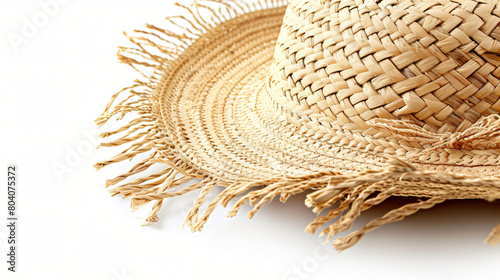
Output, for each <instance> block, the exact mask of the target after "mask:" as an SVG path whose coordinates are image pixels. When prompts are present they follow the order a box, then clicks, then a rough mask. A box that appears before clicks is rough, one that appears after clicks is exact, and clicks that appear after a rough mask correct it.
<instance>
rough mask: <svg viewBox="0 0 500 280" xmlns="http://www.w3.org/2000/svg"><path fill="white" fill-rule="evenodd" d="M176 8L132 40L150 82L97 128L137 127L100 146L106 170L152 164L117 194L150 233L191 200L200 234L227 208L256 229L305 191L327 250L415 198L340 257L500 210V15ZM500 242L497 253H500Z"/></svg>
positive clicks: (221, 4)
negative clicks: (381, 240) (436, 212)
mask: <svg viewBox="0 0 500 280" xmlns="http://www.w3.org/2000/svg"><path fill="white" fill-rule="evenodd" d="M177 5H178V6H180V7H182V8H184V9H185V11H186V12H185V14H184V15H180V16H176V17H169V18H167V19H166V25H167V27H158V26H153V25H148V26H147V29H146V30H143V31H135V34H134V36H130V37H129V39H130V41H131V42H132V44H134V45H135V46H134V47H127V48H121V49H120V51H119V54H118V56H119V59H120V60H121V61H122V62H124V63H126V64H128V65H130V66H132V67H133V68H134V69H136V70H137V71H138V72H139V73H140V75H141V76H142V78H141V79H139V80H137V81H135V83H134V84H133V85H132V86H130V87H127V88H125V89H124V90H122V91H121V92H119V93H117V94H115V95H114V96H113V97H112V98H111V101H110V102H109V104H108V105H107V107H106V109H105V111H104V113H103V114H102V115H101V116H100V117H99V118H98V119H97V120H96V122H97V124H99V125H102V124H104V123H106V122H108V121H112V120H115V119H118V120H119V119H122V118H123V117H124V116H126V115H127V116H132V117H134V119H132V120H131V121H129V122H126V123H125V125H124V126H123V127H121V128H119V129H117V130H115V131H110V132H106V133H103V134H102V135H101V136H102V137H103V138H106V139H108V140H107V142H103V143H102V144H101V146H108V147H112V146H124V147H125V148H124V150H123V151H122V152H121V153H120V154H118V155H116V156H114V157H113V158H111V159H109V160H107V161H103V162H99V163H97V164H96V165H95V166H96V168H97V169H100V168H102V167H104V166H106V165H109V164H111V163H116V162H120V161H124V160H132V159H133V158H134V157H136V156H138V157H139V156H140V157H141V158H145V159H143V160H142V161H140V160H139V161H136V164H135V165H134V166H133V167H132V168H131V169H130V170H129V171H127V172H125V173H123V174H121V175H119V176H117V177H116V178H114V179H110V180H108V181H107V182H106V186H107V187H109V188H110V189H109V190H110V192H111V194H112V195H120V196H123V197H130V199H131V204H132V208H133V209H136V208H138V207H140V206H143V205H145V204H149V203H151V204H152V210H151V212H150V214H149V216H148V217H147V218H146V222H157V221H158V216H157V212H158V211H159V210H160V209H161V207H162V204H163V201H164V199H165V198H170V197H174V196H179V195H183V194H185V193H188V192H192V191H196V192H198V193H199V197H198V198H197V199H196V201H195V202H194V206H193V208H192V209H191V211H190V212H189V214H188V216H187V217H186V221H185V223H186V224H187V225H189V226H190V227H191V228H192V230H201V229H202V228H203V226H204V224H205V222H206V221H207V219H208V217H209V216H210V214H211V213H212V212H213V210H214V209H215V207H216V206H217V205H219V204H221V205H223V206H227V205H228V203H229V201H231V200H234V206H233V208H232V209H231V210H230V211H229V216H234V215H235V214H236V213H237V212H238V210H239V209H240V208H241V207H242V205H244V204H245V203H249V204H250V205H252V206H253V207H254V208H253V210H251V211H250V213H249V217H252V216H253V215H254V214H255V212H256V211H257V210H258V209H259V208H261V207H262V206H263V205H264V204H265V203H267V202H269V201H271V200H272V199H274V198H275V197H279V198H280V200H281V201H283V202H285V201H286V200H287V199H288V198H289V197H290V196H292V195H295V194H298V193H302V192H308V195H307V200H306V201H305V203H306V205H307V206H309V207H311V208H312V209H313V211H314V212H315V213H318V215H319V216H318V218H317V219H315V220H314V221H313V222H311V224H309V226H308V227H307V229H306V231H308V232H311V233H314V232H315V231H317V230H320V231H321V234H324V235H327V236H328V239H330V238H332V237H333V236H335V235H336V234H338V233H341V232H344V231H346V230H348V229H350V228H351V226H352V225H353V222H354V220H355V219H356V218H357V217H358V216H359V215H360V214H361V212H362V211H364V210H367V209H369V208H371V207H372V206H375V205H378V204H380V203H382V202H383V201H385V200H386V199H387V198H389V197H392V196H410V197H415V198H417V199H416V200H415V201H416V202H414V203H408V204H406V205H404V206H402V207H400V208H397V209H393V210H391V211H389V212H388V213H386V214H385V215H383V216H382V217H380V218H376V219H374V220H373V221H371V222H369V223H368V224H366V225H365V226H364V227H362V228H361V229H359V230H356V231H354V232H352V233H350V234H349V235H347V236H345V237H342V238H338V239H337V240H336V241H335V242H334V243H333V244H334V246H335V247H336V248H337V249H338V250H343V249H346V248H349V247H350V246H352V245H354V244H355V243H356V242H357V241H358V240H359V239H360V238H361V237H362V236H363V235H364V234H365V233H367V232H369V231H371V230H373V229H375V228H377V227H379V226H381V225H384V224H387V223H390V222H394V221H398V220H401V219H403V218H404V217H406V216H408V215H411V214H413V213H415V212H417V211H418V210H420V209H428V208H431V207H433V206H434V205H436V204H438V203H442V202H444V201H446V200H450V199H486V200H489V201H493V200H496V199H498V198H499V197H500V179H499V178H498V175H499V173H498V171H499V170H500V147H499V146H500V115H499V111H500V90H499V88H500V68H499V66H500V57H499V56H498V54H500V41H499V40H500V27H499V24H500V8H499V7H498V4H497V2H487V1H482V0H481V1H462V0H457V1H447V0H442V1H419V0H413V1H409V0H408V1H398V0H384V1H379V0H371V1H369V0H368V1H362V0H291V1H290V3H289V4H286V3H285V2H283V1H282V0H274V1H271V0H268V1H265V0H260V1H255V2H251V3H248V2H244V1H239V0H210V1H194V3H193V4H192V5H191V6H183V5H181V4H177ZM171 30H180V32H173V31H171ZM194 179H197V181H196V182H195V180H194ZM191 180H193V182H194V183H191V185H190V186H189V187H187V188H185V189H182V190H174V189H176V188H177V187H178V186H180V185H181V184H183V183H186V182H190V181H191ZM216 186H220V187H222V188H223V190H222V191H220V192H219V193H218V195H217V196H216V197H215V199H213V200H212V201H209V202H206V197H207V195H208V194H209V193H211V192H216V189H217V188H216ZM202 209H203V210H202ZM323 211H325V213H324V214H321V213H322V212H323ZM499 228H500V226H498V227H496V228H495V229H494V230H493V231H492V233H491V234H490V236H488V238H487V242H489V243H492V244H495V243H498V241H499V239H500V230H499Z"/></svg>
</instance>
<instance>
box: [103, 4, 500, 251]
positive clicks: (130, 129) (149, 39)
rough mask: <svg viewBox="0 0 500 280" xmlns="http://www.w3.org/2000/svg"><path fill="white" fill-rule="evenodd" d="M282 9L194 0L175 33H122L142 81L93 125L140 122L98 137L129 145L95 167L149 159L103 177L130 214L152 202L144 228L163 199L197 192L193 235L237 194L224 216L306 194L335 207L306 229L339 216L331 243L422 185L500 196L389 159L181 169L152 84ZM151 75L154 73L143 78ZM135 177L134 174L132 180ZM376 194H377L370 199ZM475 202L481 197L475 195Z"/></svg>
mask: <svg viewBox="0 0 500 280" xmlns="http://www.w3.org/2000/svg"><path fill="white" fill-rule="evenodd" d="M202 2H205V3H206V2H212V3H216V4H218V5H219V9H218V10H214V9H213V8H209V7H208V6H206V5H203V4H200V3H202ZM285 4H286V2H285V1H282V0H272V1H270V0H261V1H256V2H255V3H254V4H253V5H252V4H248V3H246V2H243V1H237V0H209V1H195V2H194V5H193V6H192V7H187V6H184V5H181V4H178V6H180V7H182V8H184V9H186V10H187V13H188V15H186V16H176V17H169V18H167V19H166V21H167V22H168V23H169V24H171V25H172V26H175V27H178V28H181V32H180V33H173V32H170V31H168V30H167V29H163V28H159V27H156V26H153V25H147V29H148V31H136V34H138V35H140V36H135V37H131V36H128V35H127V36H128V38H129V39H130V41H131V42H132V43H133V44H135V45H136V48H120V49H119V52H118V58H119V60H120V61H121V62H123V63H125V64H128V65H129V66H131V67H132V68H134V69H135V70H137V71H138V72H139V73H140V74H141V75H142V76H143V78H144V80H143V81H141V80H136V81H135V82H134V84H133V85H132V86H130V87H126V88H124V89H123V90H121V91H119V92H117V93H116V94H114V95H113V96H112V97H111V100H110V102H109V103H108V104H107V106H106V108H105V110H104V112H103V113H102V114H101V115H100V116H99V117H98V118H97V119H96V121H95V122H96V123H97V124H98V125H100V126H102V125H103V124H104V123H106V122H108V121H110V120H111V119H116V120H120V119H122V118H123V117H124V116H125V115H128V114H135V115H136V116H137V117H136V119H134V120H132V121H130V122H129V123H128V124H126V125H124V126H122V127H121V128H118V129H116V130H114V131H110V132H105V133H103V134H101V135H100V136H101V137H102V138H108V137H112V136H114V137H117V138H116V139H114V140H109V141H108V142H104V143H102V144H101V145H100V146H103V147H112V146H113V147H114V146H122V145H129V146H128V147H127V148H126V149H124V150H123V151H122V152H121V153H119V154H117V155H116V156H114V157H112V158H111V159H109V160H105V161H102V162H98V163H96V164H95V168H96V169H100V168H102V167H104V166H107V165H109V164H113V163H117V162H121V161H125V160H132V159H133V158H134V157H136V156H139V155H146V156H147V158H146V159H143V160H142V161H140V162H139V163H137V164H135V165H134V166H133V167H132V168H131V169H130V170H129V171H127V172H126V173H124V174H121V175H119V176H117V177H115V178H113V179H109V180H107V182H106V187H107V188H109V191H110V193H111V195H112V196H115V195H121V196H123V197H124V198H125V197H130V198H131V208H132V209H133V210H136V209H138V208H139V207H141V206H144V205H146V204H149V203H151V202H153V205H152V209H151V211H150V213H149V214H148V216H147V217H146V219H145V223H144V224H148V223H150V222H157V221H158V220H159V218H158V215H157V213H158V211H159V210H160V209H161V207H162V205H163V200H164V199H166V198H171V197H176V196H181V195H184V194H186V193H188V192H193V191H197V190H201V191H200V194H199V196H198V198H197V199H196V201H195V203H194V206H193V208H192V209H191V211H190V212H189V214H188V216H187V217H186V220H185V223H184V224H185V225H188V226H190V227H191V229H192V230H193V231H199V230H201V229H202V228H203V226H204V224H205V223H206V221H207V219H208V218H209V216H210V214H211V213H212V212H213V211H214V209H215V208H216V207H217V206H218V205H219V204H221V205H222V206H224V207H227V205H228V203H229V202H230V201H232V200H234V199H235V198H236V197H237V196H241V197H240V198H239V199H238V200H237V201H236V203H235V204H234V206H233V207H232V209H231V210H230V211H229V213H228V216H230V217H232V216H234V215H236V213H237V212H238V211H239V210H240V209H241V207H242V206H243V205H245V204H246V202H247V201H248V203H249V204H250V205H252V206H253V209H252V210H251V211H250V212H249V213H248V216H249V217H250V218H251V217H252V216H253V215H254V214H255V213H256V211H257V210H259V209H260V208H261V207H262V206H263V205H264V204H265V203H268V202H270V201H272V200H273V199H274V198H276V197H278V196H279V197H280V201H282V202H285V201H286V200H287V199H288V198H289V197H290V196H292V195H295V194H298V193H302V192H304V191H308V190H314V192H313V193H311V194H309V195H308V198H307V201H306V204H307V205H308V206H309V207H313V210H314V212H316V213H319V212H321V211H322V210H324V209H327V208H331V207H333V206H334V204H335V203H337V202H340V205H339V206H338V207H337V208H335V209H333V210H331V211H330V212H329V213H328V214H327V215H326V216H322V217H318V218H317V219H316V220H314V221H313V222H312V223H311V224H310V225H309V226H308V227H307V229H306V231H308V232H311V233H314V232H315V231H316V229H318V228H319V227H321V226H323V225H325V224H326V223H327V222H329V221H331V220H332V219H334V218H336V217H338V216H341V218H340V219H339V220H338V221H336V222H335V223H334V224H333V225H330V226H329V227H328V228H326V229H325V230H323V231H322V234H328V238H331V237H332V236H333V235H335V234H337V233H339V232H342V231H345V230H347V229H349V228H350V227H351V226H352V223H353V221H354V219H355V218H356V217H357V216H359V214H360V213H361V212H362V211H364V210H366V209H368V208H370V207H372V206H374V205H377V204H379V203H382V202H383V201H384V200H385V199H387V198H388V197H390V196H392V195H405V194H407V193H408V192H409V193H412V192H411V191H409V189H410V188H413V187H415V186H416V185H419V184H420V183H425V184H429V183H431V184H434V185H435V186H437V187H436V189H437V192H440V191H443V188H439V187H438V186H442V185H451V186H452V188H451V189H452V190H456V189H454V188H453V187H456V186H462V185H463V187H466V186H477V187H478V188H477V192H481V193H483V192H485V191H486V190H487V191H489V193H488V197H495V198H496V197H498V190H499V189H500V183H499V182H498V180H494V179H491V180H490V181H484V180H482V181H479V180H477V178H473V177H466V176H459V175H443V174H442V173H432V172H424V171H420V170H417V169H415V168H414V167H412V166H411V165H408V164H406V163H404V162H401V161H394V162H392V163H391V165H390V167H388V168H387V169H385V170H382V171H380V170H375V171H366V172H360V173H353V174H342V173H339V172H333V171H331V172H318V173H315V174H310V175H307V176H296V177H293V176H283V177H277V178H268V179H262V180H254V181H250V182H228V181H225V180H221V179H220V178H217V177H214V176H213V175H212V174H202V173H200V171H198V170H197V169H196V168H195V167H194V166H189V165H188V164H186V163H185V161H184V160H183V159H182V158H181V157H180V156H179V154H178V152H177V151H176V149H177V148H179V147H175V146H174V144H173V143H172V142H170V140H169V139H170V137H169V135H165V134H164V133H163V131H164V130H163V129H162V125H163V124H162V123H161V122H160V121H159V120H161V116H160V113H159V112H158V111H156V110H155V109H154V108H155V106H156V105H158V104H159V100H158V98H159V94H158V93H157V92H156V89H155V85H156V84H157V83H158V82H159V79H160V77H161V73H163V72H169V71H173V69H171V67H172V62H173V61H174V60H176V59H177V58H178V57H179V55H180V54H181V53H182V52H183V51H185V50H186V48H188V47H189V46H190V45H191V44H192V43H193V42H194V41H196V40H197V39H198V38H200V37H201V36H202V35H203V34H205V33H206V32H208V31H209V29H211V28H213V27H214V26H216V25H217V24H220V23H222V22H225V21H228V20H230V19H232V18H234V17H237V16H239V15H241V14H244V13H247V12H251V11H256V10H259V9H266V8H271V7H277V6H283V5H285ZM203 13H208V14H209V16H208V17H207V16H202V14H203ZM185 26H188V27H185ZM160 43H161V44H160ZM148 72H152V73H151V74H148ZM124 92H127V93H128V95H127V96H126V97H125V98H124V99H123V100H121V101H119V102H118V101H117V100H118V97H120V96H121V95H123V94H124ZM115 103H116V104H115ZM158 166H161V167H163V170H161V171H159V172H152V169H154V168H156V167H158ZM136 176H139V177H138V178H136ZM443 176H444V177H443ZM193 179H201V182H198V183H195V184H193V185H191V186H189V187H186V188H184V189H182V190H177V191H173V190H174V189H176V188H177V187H179V186H181V185H182V184H184V183H187V182H189V181H191V180H193ZM123 181H125V182H123ZM216 185H219V186H222V187H225V189H224V190H223V191H222V192H220V193H219V194H218V195H217V197H215V199H213V200H212V201H211V202H210V203H209V204H208V205H207V207H206V208H205V211H204V212H203V214H201V213H202V212H201V208H202V206H203V204H205V201H206V197H207V195H208V194H209V193H210V192H212V191H214V188H215V186H216ZM373 194H376V196H375V197H371V196H372V195H373ZM423 196H424V195H423ZM478 197H480V196H479V195H478ZM454 198H461V194H460V192H457V193H446V192H444V194H442V195H439V196H435V197H432V198H429V199H427V200H425V201H422V202H418V203H412V204H408V205H405V206H403V207H401V208H399V209H396V210H393V211H390V212H389V213H387V214H386V215H384V216H383V217H381V218H379V219H375V220H373V221H372V222H370V223H368V224H367V225H366V226H365V227H364V228H362V229H361V230H358V231H356V232H354V233H351V234H350V235H348V236H347V237H344V238H341V239H338V240H337V241H336V242H335V243H334V245H335V247H336V248H337V249H339V250H344V249H346V248H348V247H350V246H352V245H353V244H355V243H356V242H357V241H358V240H359V239H360V238H361V237H362V236H363V235H364V234H365V233H366V232H368V231H371V230H373V229H375V228H377V227H379V226H381V225H383V224H386V223H390V222H393V221H397V220H401V219H402V218H404V217H405V216H408V215H411V214H413V213H415V212H416V211H418V210H420V209H428V208H430V207H432V206H433V205H435V204H437V203H441V202H442V201H444V200H446V199H454ZM345 211H347V212H346V213H345V214H343V215H342V212H345ZM499 228H500V226H499V227H497V228H495V230H494V231H493V232H492V233H491V234H490V236H489V237H488V240H489V242H490V243H498V240H499V238H500V237H499V236H500V233H499V232H500V229H499Z"/></svg>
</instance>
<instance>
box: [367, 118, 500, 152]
mask: <svg viewBox="0 0 500 280" xmlns="http://www.w3.org/2000/svg"><path fill="white" fill-rule="evenodd" d="M367 123H368V125H370V126H372V127H374V128H378V129H381V130H383V131H386V132H389V133H390V134H391V136H392V137H394V138H396V139H399V140H406V141H409V142H418V143H420V144H421V145H426V144H429V145H432V147H429V148H427V149H425V151H426V152H427V151H432V150H437V149H442V148H449V149H460V150H461V149H463V150H474V149H481V148H488V147H491V146H494V147H498V146H499V145H500V116H499V115H490V116H488V117H483V118H482V119H480V120H479V121H477V122H476V123H474V124H473V125H472V126H471V127H469V128H468V129H466V130H465V131H463V132H455V133H450V132H447V133H433V132H429V131H426V130H425V129H423V128H422V127H421V126H419V125H418V124H417V123H415V122H413V121H409V120H392V119H372V120H369V121H368V122H367Z"/></svg>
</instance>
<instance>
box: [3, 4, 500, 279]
mask: <svg viewBox="0 0 500 280" xmlns="http://www.w3.org/2000/svg"><path fill="white" fill-rule="evenodd" d="M46 2H48V0H41V2H38V1H16V0H10V1H6V0H3V1H1V2H0V50H1V51H0V87H1V89H0V94H1V98H0V123H1V127H0V128H1V129H0V133H1V137H0V169H1V170H3V171H1V172H0V182H2V183H0V185H1V186H4V187H2V188H0V197H1V199H0V218H1V220H2V222H1V224H2V225H3V226H1V227H0V252H1V255H2V257H0V260H2V262H1V264H0V278H1V279H9V280H10V279H39V280H43V279H50V280H56V279H86V280H87V279H92V280H99V279H105V280H110V279H113V280H129V279H136V280H146V279H148V280H149V279H326V278H327V277H328V278H329V279H368V278H369V279H402V278H404V279H422V278H425V279H442V280H444V279H478V278H480V277H486V276H490V277H493V278H494V277H495V276H498V272H499V269H500V247H492V246H490V245H487V244H484V243H483V240H484V238H485V237H486V236H487V234H488V233H489V231H490V230H491V229H492V228H493V227H494V226H495V225H496V224H498V223H500V215H499V214H500V211H499V210H500V204H499V203H488V202H483V201H465V202H449V203H445V204H443V205H440V206H437V207H435V208H433V209H431V210H427V211H422V212H420V213H417V214H415V215H413V216H411V217H409V218H407V219H405V220H404V221H402V222H398V223H394V224H390V225H386V226H384V227H382V228H380V229H378V230H375V231H374V232H371V233H369V234H368V235H367V236H365V237H364V238H363V239H362V240H361V241H360V242H359V243H358V244H357V245H355V246H354V247H353V248H351V249H348V250H347V251H344V252H342V253H340V254H337V253H335V252H333V251H332V250H331V249H330V248H331V247H330V245H321V244H322V243H321V242H322V241H323V239H322V238H318V237H317V236H316V235H310V234H307V233H304V232H303V230H304V228H305V227H306V225H307V224H308V223H309V222H310V221H312V219H314V217H315V216H314V214H312V213H311V211H310V210H309V209H308V208H306V207H305V206H304V205H303V200H304V196H298V197H295V198H292V199H291V200H290V201H289V203H287V204H282V203H280V202H273V203H272V204H270V205H268V206H266V207H264V208H263V209H261V211H260V212H258V213H257V214H256V216H255V217H254V218H253V219H252V220H248V219H247V218H246V213H245V212H248V208H244V209H243V210H242V211H241V213H239V215H238V216H237V217H235V218H232V219H228V218H225V215H226V212H227V209H223V208H221V209H218V210H217V211H216V212H215V213H214V214H213V216H212V218H211V219H210V220H209V221H208V223H207V225H206V227H205V229H204V231H203V232H201V233H194V234H193V233H191V232H190V230H189V229H187V228H184V229H182V228H181V224H182V221H183V218H184V216H185V215H186V214H187V211H188V209H189V207H190V205H191V203H192V202H193V200H194V198H195V196H196V194H192V195H187V196H186V197H181V198H176V199H172V200H170V201H168V202H167V203H166V206H165V207H164V209H163V210H162V211H161V212H160V215H159V216H160V219H161V220H160V223H158V224H156V225H153V226H149V227H141V226H140V224H141V222H142V219H141V218H143V217H144V216H145V215H146V212H147V209H145V210H144V211H140V212H137V213H131V212H130V208H129V200H127V199H125V200H122V199H119V198H116V197H115V198H111V197H110V196H109V194H108V193H107V191H106V190H105V188H104V182H105V179H107V178H111V177H114V176H116V175H118V174H120V172H123V171H125V169H126V168H127V167H129V164H127V163H125V164H121V165H120V164H119V165H117V166H110V167H108V168H104V169H103V170H101V171H99V172H97V171H95V170H94V168H93V167H92V164H93V163H95V162H96V161H98V160H103V159H107V158H108V157H109V156H111V155H113V154H115V153H117V152H118V150H114V149H100V150H97V151H96V150H95V149H94V147H95V143H94V142H95V141H96V140H97V136H96V135H97V133H98V132H99V130H98V129H97V127H96V126H95V125H94V123H93V120H94V119H95V118H96V117H97V116H98V115H99V114H100V113H101V111H102V110H103V109H104V107H105V105H106V104H107V102H108V100H109V98H110V96H111V95H112V94H113V93H114V92H116V91H117V90H119V89H121V88H123V87H125V86H128V85H130V84H131V82H132V80H133V79H135V78H138V75H137V73H136V72H134V71H133V70H132V69H131V68H129V67H128V66H126V65H123V64H119V63H118V62H117V59H116V50H117V46H119V45H121V46H123V45H128V46H130V44H129V43H128V41H127V39H126V38H125V36H123V34H122V32H123V31H124V30H127V31H132V30H133V29H140V28H143V27H144V26H145V23H147V22H149V23H157V24H160V25H161V24H162V22H163V21H162V19H163V18H164V17H165V16H167V15H174V14H178V13H179V12H180V11H179V9H178V8H175V7H173V5H172V4H173V1H169V0H162V1H153V0H148V1H68V2H67V3H58V4H57V9H56V10H53V11H52V14H51V15H48V16H47V22H45V23H42V24H41V23H40V22H38V25H39V26H38V27H37V28H36V29H37V30H35V31H33V30H31V31H33V32H31V33H30V34H27V35H28V36H24V35H23V34H22V30H23V28H26V25H27V24H28V25H29V24H30V23H33V22H34V17H35V18H36V17H37V16H41V17H42V18H40V19H43V15H40V13H46V14H47V12H46V11H45V10H44V9H43V8H42V5H41V4H40V3H46ZM35 27H36V26H35ZM12 34H16V35H17V36H21V37H24V41H23V42H22V43H21V44H20V45H18V46H16V45H15V44H12V42H11V41H10V40H9V36H10V37H12V36H13V35H12ZM25 35H26V34H25ZM28 37H29V38H28ZM90 146H91V147H92V148H91V149H89V147H90ZM10 163H14V164H17V165H18V169H19V172H18V176H19V180H18V184H19V185H18V206H19V209H18V217H19V221H18V222H19V227H18V243H19V245H18V251H17V254H18V267H17V269H18V272H16V273H10V272H7V264H6V262H4V260H6V254H7V251H6V250H7V247H6V245H7V244H6V235H7V228H6V226H5V225H4V224H6V223H7V222H6V216H7V209H6V193H7V191H6V187H5V186H6V182H7V180H6V173H7V172H6V170H7V164H10ZM57 164H61V165H65V166H67V167H68V169H69V170H66V171H67V172H65V173H64V174H62V175H61V174H58V173H57V172H55V171H54V169H53V166H54V165H57ZM58 175H61V176H58ZM397 203H400V202H398V200H391V201H389V202H388V203H387V204H384V205H383V206H380V207H376V208H375V209H373V210H372V211H370V212H369V213H368V214H367V215H365V216H364V217H362V218H361V219H360V220H359V221H358V223H356V225H355V226H356V227H357V228H359V227H360V226H361V225H362V223H363V222H364V223H366V222H367V221H369V219H370V218H373V217H376V216H380V215H383V213H384V211H387V210H389V209H390V207H391V205H393V204H397ZM2 217H3V218H2ZM294 271H301V272H300V273H299V272H298V273H295V274H294Z"/></svg>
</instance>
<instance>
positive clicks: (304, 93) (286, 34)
mask: <svg viewBox="0 0 500 280" xmlns="http://www.w3.org/2000/svg"><path fill="white" fill-rule="evenodd" d="M461 2H463V1H440V2H438V1H404V2H401V1H396V0H393V1H378V0H374V1H354V0H340V1H327V0H292V1H291V3H290V4H289V7H288V9H287V12H286V15H285V17H284V21H283V26H282V30H281V33H280V36H279V38H278V42H277V48H276V52H275V58H274V62H273V65H272V67H271V79H270V88H271V90H270V95H271V97H272V98H273V99H274V100H275V101H276V102H277V103H278V104H281V105H282V106H283V108H285V109H286V110H287V112H288V113H289V114H295V115H296V116H297V115H298V116H299V117H300V116H303V117H304V118H306V119H313V118H315V119H317V120H318V122H319V123H321V124H325V125H331V124H336V125H340V126H342V127H343V128H344V129H348V130H367V129H369V128H370V125H369V123H367V122H368V121H369V120H371V119H374V118H382V119H406V120H412V121H415V122H416V123H418V124H419V125H421V126H422V127H423V128H424V129H425V130H427V131H431V132H438V133H445V132H460V131H465V130H467V129H468V128H469V127H471V126H472V125H473V124H474V123H475V122H477V121H478V120H479V119H480V118H481V117H483V116H488V115H491V114H497V113H498V112H499V110H500V100H499V97H500V89H498V87H497V86H498V85H499V84H500V69H499V68H498V66H500V57H499V56H497V53H500V41H498V40H497V38H498V39H500V35H496V34H497V33H496V32H497V31H500V27H498V24H499V23H500V17H498V16H497V15H500V10H499V9H498V8H497V2H483V1H480V2H479V1H478V2H475V1H467V2H463V3H461Z"/></svg>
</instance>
